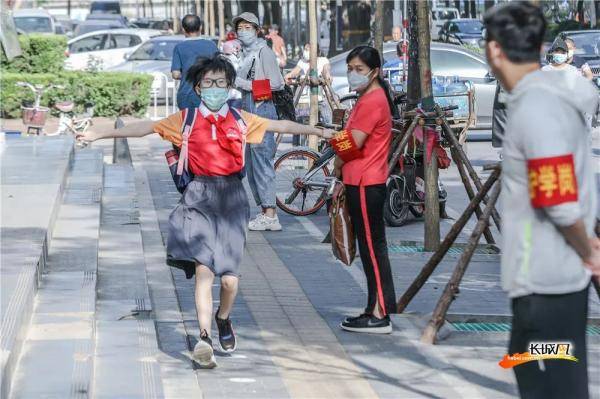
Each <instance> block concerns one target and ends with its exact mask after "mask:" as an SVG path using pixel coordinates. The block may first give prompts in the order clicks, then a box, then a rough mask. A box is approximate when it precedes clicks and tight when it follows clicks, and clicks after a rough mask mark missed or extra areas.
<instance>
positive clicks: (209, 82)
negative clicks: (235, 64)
mask: <svg viewBox="0 0 600 399" xmlns="http://www.w3.org/2000/svg"><path fill="white" fill-rule="evenodd" d="M199 86H200V88H201V89H209V88H211V87H213V86H217V87H219V88H221V89H224V88H226V87H227V79H223V78H219V79H208V78H205V79H202V80H201V81H200V85H199Z"/></svg>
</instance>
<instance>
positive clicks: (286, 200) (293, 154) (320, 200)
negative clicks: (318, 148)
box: [275, 149, 330, 216]
mask: <svg viewBox="0 0 600 399" xmlns="http://www.w3.org/2000/svg"><path fill="white" fill-rule="evenodd" d="M319 156H320V155H319V154H318V153H316V152H313V151H310V150H307V149H297V150H291V151H288V152H286V153H285V154H283V155H282V156H280V157H279V158H278V159H277V161H275V176H276V201H277V206H278V207H279V209H281V210H282V211H284V212H286V213H289V214H290V215H295V216H306V215H310V214H313V213H315V212H317V211H318V210H319V209H321V207H322V206H323V205H324V204H325V194H326V193H325V191H326V190H327V188H326V187H325V183H326V178H327V177H328V176H330V172H329V168H328V167H327V164H325V165H323V166H321V167H320V168H319V170H318V171H317V172H316V173H315V174H314V175H312V176H311V177H310V179H309V180H306V179H305V176H306V174H307V173H308V172H309V171H310V168H311V166H312V165H313V164H314V163H315V161H316V160H317V159H319ZM313 184H320V186H316V185H313Z"/></svg>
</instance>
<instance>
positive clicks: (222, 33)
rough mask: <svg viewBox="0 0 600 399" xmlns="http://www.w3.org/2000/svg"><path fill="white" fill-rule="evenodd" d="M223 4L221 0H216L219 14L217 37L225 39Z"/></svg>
mask: <svg viewBox="0 0 600 399" xmlns="http://www.w3.org/2000/svg"><path fill="white" fill-rule="evenodd" d="M224 7H225V6H224V5H223V0H217V11H218V15H219V39H220V40H221V41H223V40H225V8H224Z"/></svg>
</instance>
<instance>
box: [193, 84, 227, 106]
mask: <svg viewBox="0 0 600 399" xmlns="http://www.w3.org/2000/svg"><path fill="white" fill-rule="evenodd" d="M200 98H201V99H202V102H203V103H204V105H206V107H207V108H208V109H210V110H211V111H218V110H220V109H221V107H222V106H223V105H224V104H225V103H226V102H227V100H228V99H229V89H228V88H226V87H224V88H221V87H209V88H208V89H202V90H201V91H200Z"/></svg>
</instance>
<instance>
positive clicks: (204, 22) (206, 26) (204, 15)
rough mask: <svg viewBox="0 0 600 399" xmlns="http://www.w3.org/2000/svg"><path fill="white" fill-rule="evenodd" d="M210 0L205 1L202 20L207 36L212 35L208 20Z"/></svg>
mask: <svg viewBox="0 0 600 399" xmlns="http://www.w3.org/2000/svg"><path fill="white" fill-rule="evenodd" d="M209 1H210V0H204V8H203V9H202V12H203V18H202V26H203V27H204V29H203V31H204V34H205V35H207V36H208V35H210V30H209V29H210V28H209V27H208V26H209V22H210V21H209V20H208V3H209Z"/></svg>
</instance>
